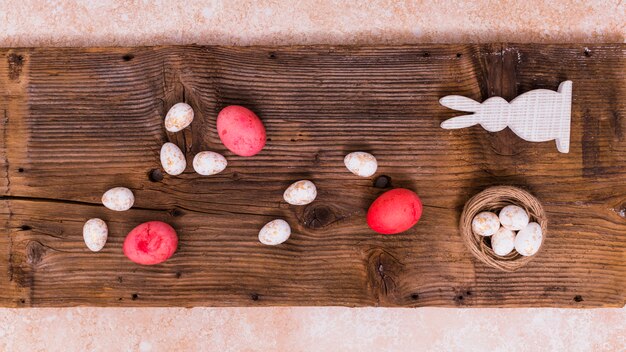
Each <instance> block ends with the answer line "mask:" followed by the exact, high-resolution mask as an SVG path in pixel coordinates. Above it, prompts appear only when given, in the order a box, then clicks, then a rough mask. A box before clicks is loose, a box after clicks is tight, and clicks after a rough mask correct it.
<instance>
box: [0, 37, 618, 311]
mask: <svg viewBox="0 0 626 352" xmlns="http://www.w3.org/2000/svg"><path fill="white" fill-rule="evenodd" d="M625 49H626V46H625V45H624V44H610V45H595V46H589V47H588V48H587V50H585V46H583V45H575V44H570V45H518V44H487V45H435V44H425V45H416V46H397V47H385V46H383V47H333V46H312V47H311V46H309V47H247V48H242V47H199V46H184V47H155V48H88V49H12V50H4V51H0V52H1V53H2V57H3V58H4V61H3V62H4V63H5V64H3V65H0V66H3V67H2V68H1V69H0V70H1V71H0V101H1V100H4V101H9V102H10V103H9V104H7V103H2V104H3V105H2V107H3V110H4V111H5V112H8V116H9V118H8V119H7V118H5V120H4V124H3V125H2V128H3V135H4V136H5V137H4V138H3V149H2V150H0V156H4V158H0V160H2V159H4V160H6V161H5V162H3V164H2V165H3V166H4V167H3V168H0V169H4V170H5V171H4V174H2V176H3V177H1V178H0V186H1V185H4V186H3V187H4V188H3V189H4V190H5V196H4V197H3V199H2V202H3V203H2V204H3V207H2V208H1V209H2V212H0V214H2V215H0V216H2V219H0V220H2V223H5V224H6V226H5V229H4V233H3V234H2V238H0V241H3V242H1V243H0V245H2V248H3V250H2V252H0V254H1V255H2V257H0V270H2V272H1V273H0V289H1V290H2V291H3V292H2V293H0V305H4V306H74V305H95V306H263V305H344V306H403V307H418V306H455V307H456V306H470V307H487V306H502V307H520V306H533V307H540V306H550V307H600V306H623V305H624V303H625V302H626V300H625V296H626V295H625V291H626V288H625V286H626V281H625V280H626V236H625V234H626V219H625V217H626V215H625V213H626V182H624V180H625V178H626V143H625V141H624V131H625V127H626V126H624V124H625V122H624V118H623V115H624V113H625V111H626V108H625V106H624V104H625V103H624V102H625V101H626V100H625V99H624V98H625V97H626V92H625V91H624V89H626V88H625V86H626V85H625V84H624V83H625V82H626V73H625V72H626V63H625V60H624V53H625ZM11 55H18V56H19V57H21V58H22V59H21V60H20V69H19V70H16V69H15V64H13V66H11V65H12V64H11V62H10V57H11ZM11 67H13V68H11ZM565 79H571V80H573V81H574V102H573V107H572V146H571V151H570V153H569V154H565V155H564V154H561V153H558V151H557V150H556V147H555V145H554V143H553V142H546V143H532V144H531V143H527V142H524V141H521V140H519V138H518V137H516V136H514V135H513V134H512V133H511V132H510V131H503V132H500V133H496V134H490V133H488V132H486V131H484V130H482V129H481V128H480V127H475V128H471V129H464V130H458V131H445V130H442V129H441V128H440V127H439V123H440V122H441V121H443V120H445V119H447V118H449V117H451V116H454V115H455V114H456V112H454V111H450V110H448V109H446V108H444V107H442V106H440V105H439V104H438V98H439V97H441V96H444V95H447V94H462V95H466V96H469V97H471V98H473V99H477V100H483V99H486V98H487V97H489V96H492V95H502V96H504V97H505V98H509V99H510V98H512V97H514V96H515V95H517V94H520V93H523V92H525V91H528V90H531V89H536V88H549V89H556V87H557V86H558V83H559V82H560V81H562V80H565ZM179 101H186V102H188V103H189V104H191V105H192V106H193V107H194V110H195V111H196V119H195V120H194V122H193V124H192V127H191V129H190V130H186V131H185V133H180V134H176V135H174V134H166V133H165V131H164V129H163V126H162V117H163V115H164V114H165V112H166V111H167V109H168V108H169V107H170V106H171V105H173V104H174V103H176V102H179ZM11 102H12V103H11ZM229 104H241V105H245V106H248V107H250V108H251V109H253V110H254V111H256V112H257V113H258V114H259V116H261V117H262V119H263V121H264V123H265V126H266V128H267V132H268V137H269V138H268V143H267V146H266V148H265V149H264V150H263V152H262V153H261V154H259V155H258V156H255V157H254V158H241V157H237V156H234V155H232V153H230V152H228V151H227V150H225V148H224V147H223V146H222V145H221V143H220V141H219V138H218V136H217V133H216V130H215V116H216V114H217V112H218V111H219V110H220V109H221V108H222V107H224V106H226V105H229ZM168 140H169V141H172V142H174V143H177V144H178V145H179V146H181V147H183V150H184V151H185V153H186V155H187V158H188V161H189V163H190V161H191V159H192V158H193V155H194V154H195V153H196V152H198V151H201V150H206V149H209V150H214V151H217V152H220V153H223V154H224V155H225V156H226V157H227V158H228V160H229V167H228V168H227V169H226V170H225V171H224V172H223V173H221V174H219V175H216V176H213V177H201V176H199V175H197V174H195V173H194V172H193V170H191V168H188V171H187V172H185V173H184V174H183V175H181V176H178V177H170V176H167V175H166V176H165V177H164V178H163V179H162V180H158V181H155V182H153V181H154V180H151V179H150V177H149V175H150V173H151V171H152V170H155V169H157V170H158V169H159V161H158V151H159V148H160V146H161V144H162V143H163V142H165V141H168ZM354 150H367V151H370V152H372V153H374V154H375V155H376V156H377V158H378V159H379V162H380V168H379V173H378V175H383V174H384V175H387V176H388V177H390V179H391V185H392V186H393V187H409V188H412V189H415V190H416V191H417V192H418V194H420V196H421V197H422V200H423V202H424V205H425V210H424V215H423V218H422V220H421V221H420V223H419V224H418V225H417V226H416V227H415V228H413V229H412V230H410V231H408V232H406V233H405V234H402V235H397V236H381V235H376V234H374V233H372V231H371V230H369V229H368V228H367V225H366V224H365V212H366V210H367V206H368V205H369V203H370V202H371V201H372V200H373V199H375V198H376V196H377V195H379V194H381V193H382V192H383V191H384V190H385V189H381V188H376V187H374V186H373V185H374V181H375V177H373V178H370V179H362V178H356V177H354V176H353V175H352V174H350V173H349V172H347V171H346V170H345V167H344V166H343V162H342V159H343V156H344V155H345V154H346V153H347V152H350V151H354ZM0 162H2V161H0ZM1 172H3V171H0V173H1ZM305 177H306V178H309V179H311V180H313V181H314V182H315V183H316V185H317V186H318V189H319V196H318V199H317V200H316V201H315V202H314V203H312V204H311V205H309V206H305V207H296V206H289V205H287V204H286V203H284V202H283V201H282V191H283V190H284V188H285V187H286V186H287V185H289V183H291V182H292V181H294V180H297V179H300V178H305ZM9 180H10V183H9V182H8V181H9ZM2 182H4V183H2ZM496 184H511V185H518V186H522V187H524V188H526V189H529V190H530V191H531V192H532V193H534V194H535V195H536V196H537V197H538V198H539V199H540V200H542V202H543V203H544V205H545V207H546V211H547V213H548V216H549V234H548V239H547V240H546V242H545V248H544V250H543V251H542V252H541V254H540V255H539V256H538V257H537V258H536V259H535V260H534V261H533V262H531V263H530V264H529V265H528V266H527V267H525V268H523V269H521V270H519V271H517V272H515V273H503V272H499V271H496V270H495V269H491V268H488V267H486V266H485V265H483V264H482V263H480V262H478V261H476V260H474V259H473V258H472V257H471V256H470V254H469V253H468V251H467V250H466V249H465V247H464V245H463V243H462V241H461V239H460V237H459V234H458V231H457V227H456V223H457V221H458V217H459V214H460V210H461V209H462V207H463V204H464V203H465V201H467V199H469V198H470V197H471V196H472V195H473V194H475V193H476V192H478V191H480V190H481V189H483V188H485V187H487V186H490V185H496ZM117 185H124V186H127V187H130V188H131V189H133V190H134V192H135V196H136V199H137V201H136V206H135V207H134V208H133V209H131V210H130V211H128V212H124V213H114V212H112V211H108V210H106V209H105V208H104V207H102V206H101V205H100V204H99V199H100V197H101V195H102V193H103V192H104V191H105V190H106V189H108V188H110V187H112V186H117ZM91 217H101V218H103V219H104V220H105V221H107V223H108V224H109V227H110V236H109V242H108V243H107V246H106V247H105V249H104V250H103V251H102V252H99V253H91V252H89V250H88V249H87V248H86V247H85V246H84V243H83V242H82V234H81V228H82V225H83V223H84V221H86V220H87V219H88V218H91ZM276 217H282V218H284V219H286V220H287V221H288V222H289V223H290V224H291V225H292V228H293V230H294V233H293V235H292V238H291V239H290V240H289V241H288V242H287V243H286V244H284V245H282V246H279V247H266V246H263V245H261V244H260V243H258V240H257V237H256V235H257V232H258V230H259V229H260V228H261V226H262V225H263V224H264V223H265V222H267V221H269V220H271V219H273V218H276ZM147 220H163V221H166V222H168V223H170V224H172V225H173V226H174V227H175V228H176V229H177V231H178V232H179V235H180V248H179V251H178V252H177V253H176V254H175V255H174V257H172V258H171V260H169V261H168V262H166V263H164V264H162V265H158V266H154V267H140V266H137V265H134V264H133V263H131V262H130V261H128V260H127V259H126V258H124V256H123V254H122V253H121V245H122V242H123V239H124V237H125V235H126V233H127V232H128V231H129V230H130V229H131V228H132V227H134V226H135V225H137V224H138V223H140V222H142V221H147ZM5 248H6V249H5ZM5 273H7V274H6V275H5ZM8 273H11V276H10V277H9V275H8Z"/></svg>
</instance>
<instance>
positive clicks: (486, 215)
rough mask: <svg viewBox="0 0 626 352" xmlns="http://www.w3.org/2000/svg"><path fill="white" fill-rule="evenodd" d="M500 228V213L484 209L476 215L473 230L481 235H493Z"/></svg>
mask: <svg viewBox="0 0 626 352" xmlns="http://www.w3.org/2000/svg"><path fill="white" fill-rule="evenodd" d="M499 228H500V220H499V219H498V215H496V214H495V213H492V212H490V211H483V212H481V213H478V215H476V216H474V219H473V220H472V231H474V233H475V234H477V235H480V236H491V235H493V234H494V233H496V231H498V229H499Z"/></svg>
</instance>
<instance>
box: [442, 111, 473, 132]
mask: <svg viewBox="0 0 626 352" xmlns="http://www.w3.org/2000/svg"><path fill="white" fill-rule="evenodd" d="M477 123H478V119H477V118H476V115H473V114H472V115H462V116H457V117H453V118H451V119H447V120H445V121H444V122H442V123H441V128H445V129H446V130H453V129H457V128H465V127H470V126H474V125H475V124H477Z"/></svg>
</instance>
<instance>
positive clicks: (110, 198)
mask: <svg viewBox="0 0 626 352" xmlns="http://www.w3.org/2000/svg"><path fill="white" fill-rule="evenodd" d="M134 203H135V196H134V195H133V192H132V191H131V190H130V189H128V188H126V187H115V188H111V189H110V190H108V191H106V192H104V194H103V195H102V204H103V205H104V206H105V207H107V208H109V209H111V210H115V211H125V210H128V209H130V208H131V207H132V206H133V204H134Z"/></svg>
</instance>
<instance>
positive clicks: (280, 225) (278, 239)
mask: <svg viewBox="0 0 626 352" xmlns="http://www.w3.org/2000/svg"><path fill="white" fill-rule="evenodd" d="M290 235H291V227H289V224H288V223H287V221H285V220H282V219H276V220H272V221H270V222H268V223H267V224H265V226H263V228H262V229H261V231H259V241H260V242H261V243H263V244H266V245H269V246H275V245H277V244H281V243H283V242H285V241H287V239H288V238H289V236H290Z"/></svg>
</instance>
